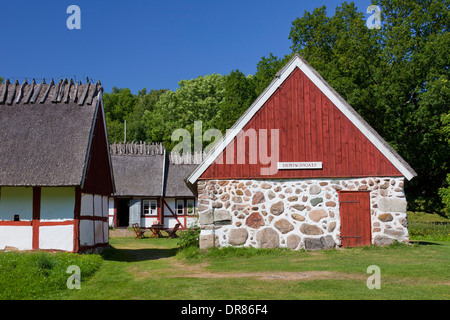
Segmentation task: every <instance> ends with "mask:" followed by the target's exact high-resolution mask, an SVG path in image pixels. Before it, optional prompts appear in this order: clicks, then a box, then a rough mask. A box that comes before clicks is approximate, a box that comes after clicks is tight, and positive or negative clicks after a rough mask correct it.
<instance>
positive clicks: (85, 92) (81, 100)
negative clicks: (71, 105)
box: [78, 79, 91, 106]
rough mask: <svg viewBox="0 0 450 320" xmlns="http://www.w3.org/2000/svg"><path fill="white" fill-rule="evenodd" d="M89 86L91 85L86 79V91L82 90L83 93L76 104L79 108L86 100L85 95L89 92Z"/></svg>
mask: <svg viewBox="0 0 450 320" xmlns="http://www.w3.org/2000/svg"><path fill="white" fill-rule="evenodd" d="M90 85H91V84H90V83H89V79H88V83H87V85H86V90H84V92H83V93H82V94H81V97H80V102H79V103H78V105H79V106H82V105H83V104H84V101H85V100H86V97H87V94H88V92H89V87H90Z"/></svg>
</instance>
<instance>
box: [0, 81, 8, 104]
mask: <svg viewBox="0 0 450 320" xmlns="http://www.w3.org/2000/svg"><path fill="white" fill-rule="evenodd" d="M8 86H9V79H6V80H5V83H4V84H3V92H2V95H1V96H0V103H6V97H7V95H8Z"/></svg>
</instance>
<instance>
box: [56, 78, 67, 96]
mask: <svg viewBox="0 0 450 320" xmlns="http://www.w3.org/2000/svg"><path fill="white" fill-rule="evenodd" d="M66 84H67V78H64V81H63V82H62V83H61V87H60V88H59V92H58V98H57V99H56V101H57V102H61V100H62V99H63V97H64V89H65V88H66Z"/></svg>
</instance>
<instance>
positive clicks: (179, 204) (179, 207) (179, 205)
mask: <svg viewBox="0 0 450 320" xmlns="http://www.w3.org/2000/svg"><path fill="white" fill-rule="evenodd" d="M175 212H176V214H177V215H178V216H182V215H184V200H176V201H175Z"/></svg>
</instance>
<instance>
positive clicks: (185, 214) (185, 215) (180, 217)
mask: <svg viewBox="0 0 450 320" xmlns="http://www.w3.org/2000/svg"><path fill="white" fill-rule="evenodd" d="M174 199H175V211H176V210H177V209H176V203H177V201H183V214H182V215H179V214H176V213H175V212H174V211H173V210H172V209H171V208H170V206H169V204H168V203H167V202H166V200H165V199H164V198H161V200H162V203H163V206H162V207H161V209H162V212H161V218H162V219H161V220H160V221H161V223H162V224H164V217H172V218H175V219H176V220H177V223H180V224H181V227H180V229H181V230H185V229H186V228H187V219H188V218H195V217H197V215H189V214H188V212H187V210H188V207H187V201H188V200H194V203H195V199H194V198H174ZM166 208H167V209H168V211H167V210H166ZM166 212H168V213H169V215H166Z"/></svg>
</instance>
